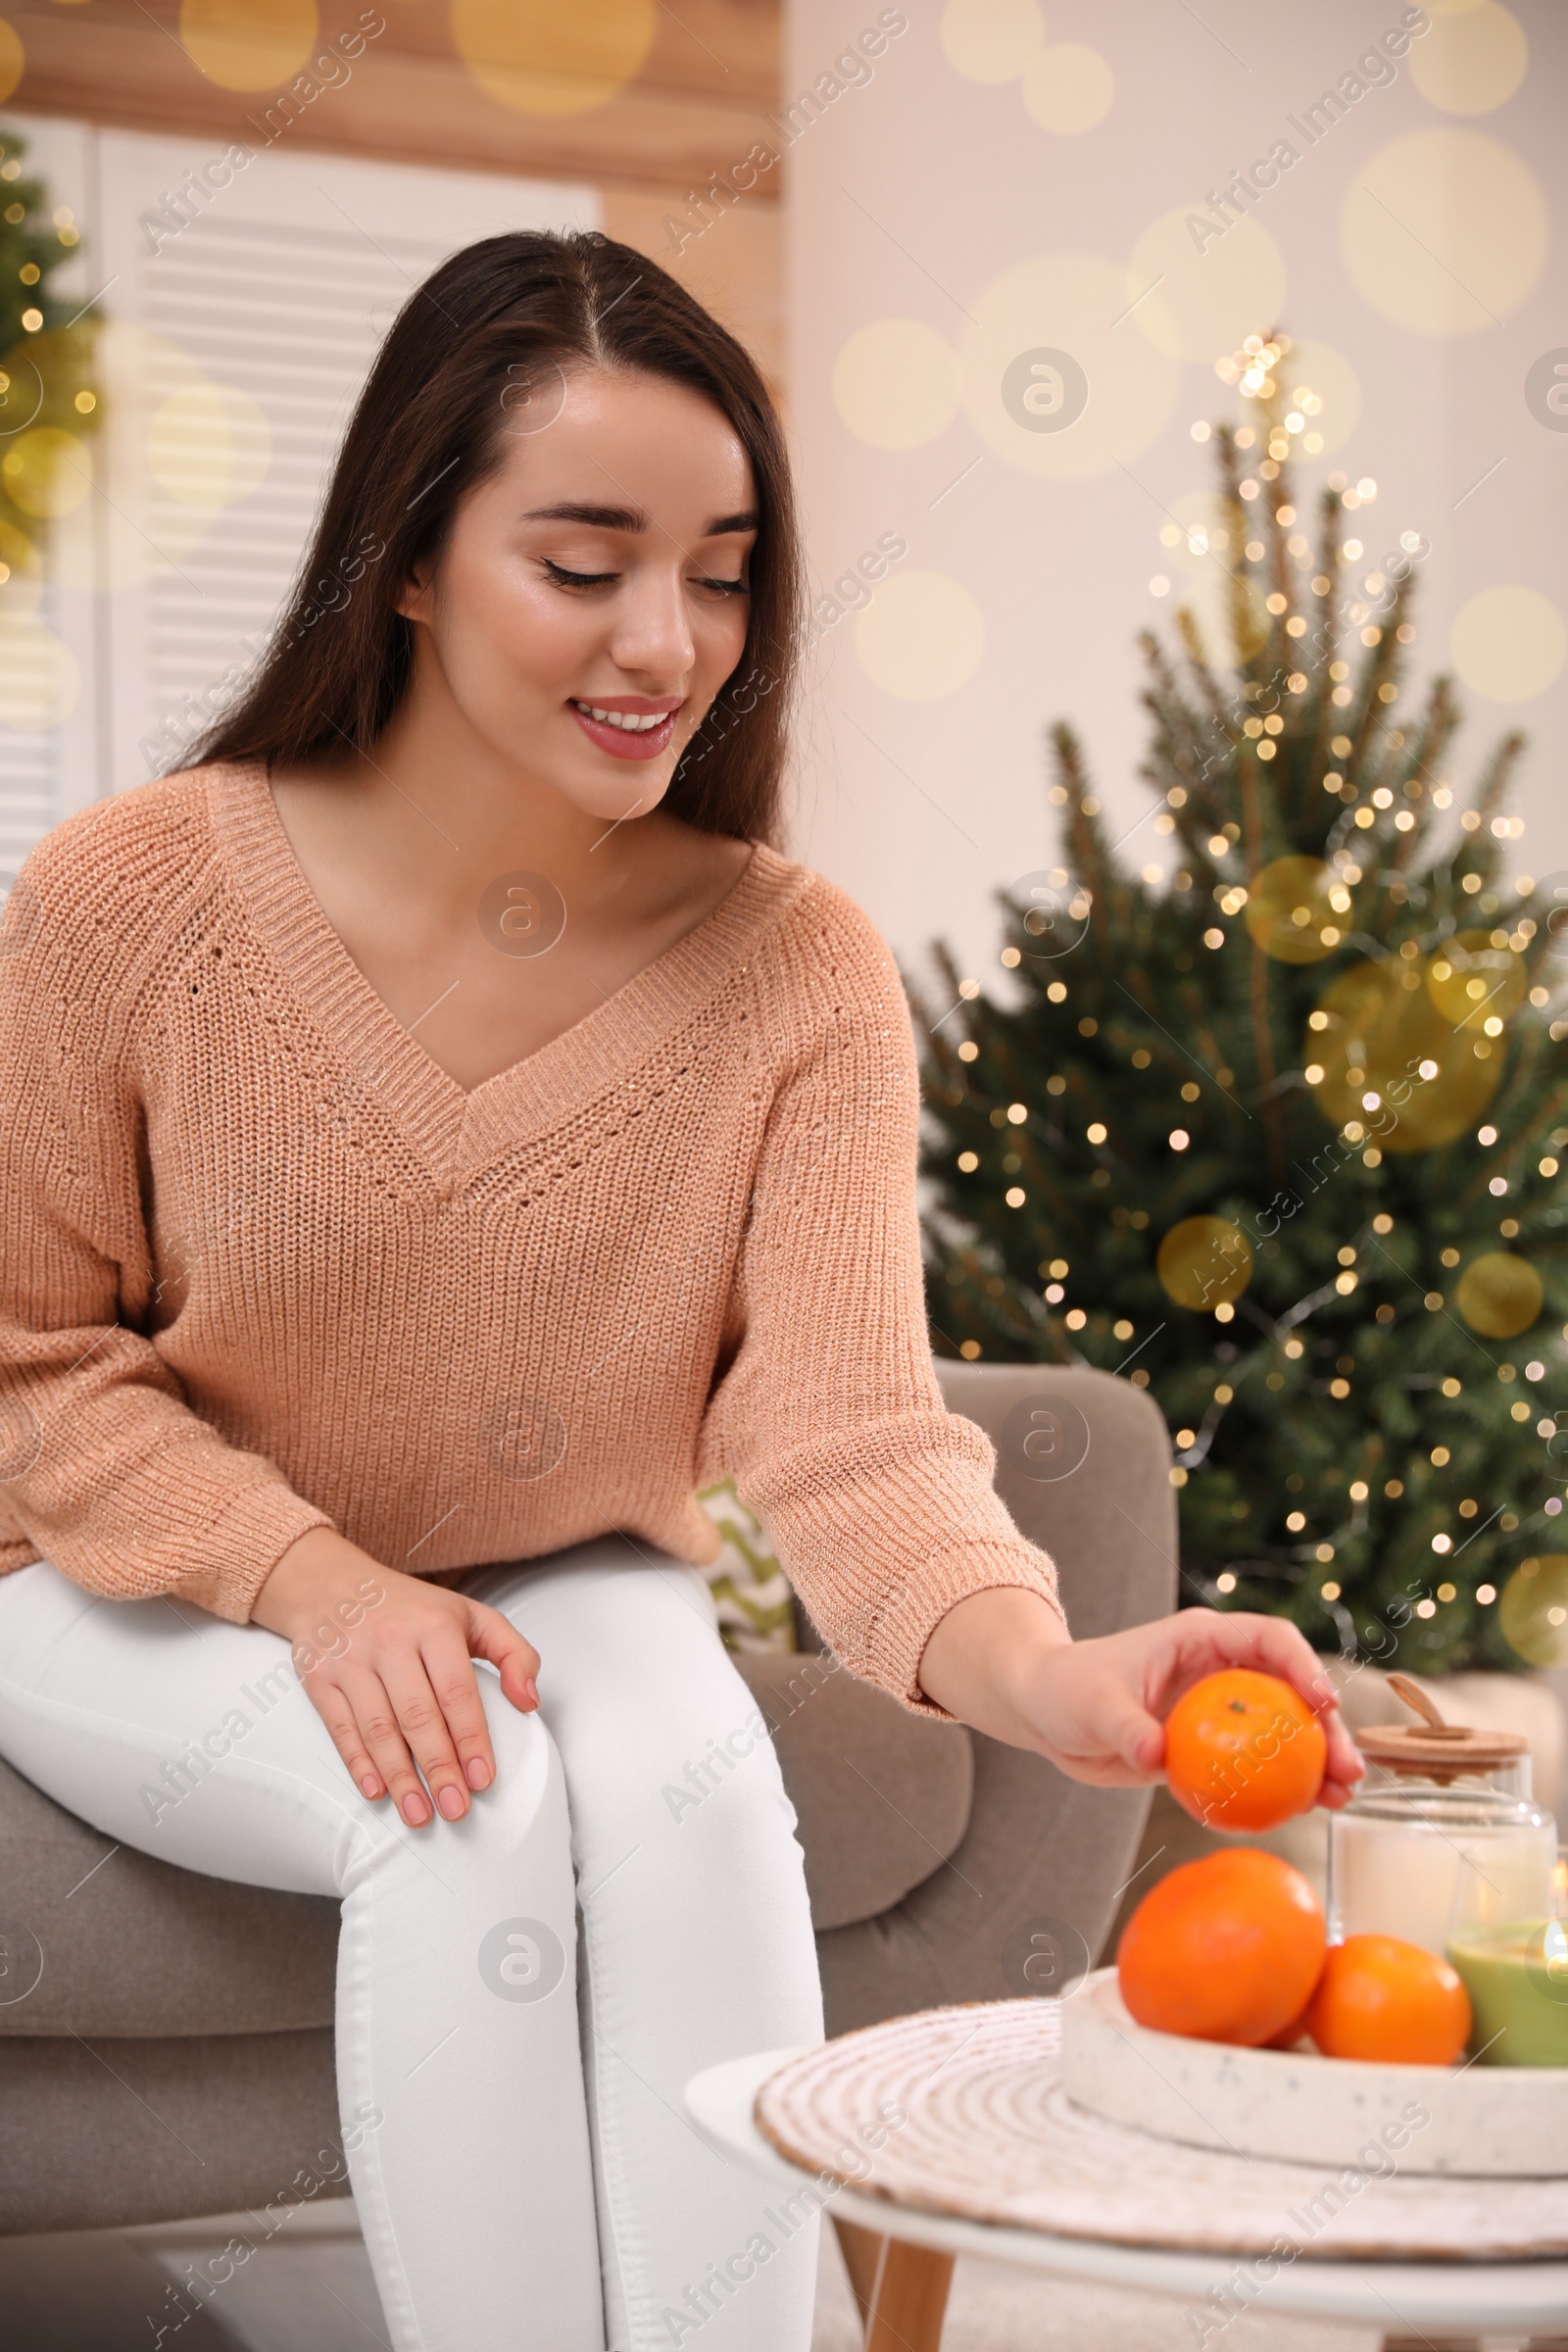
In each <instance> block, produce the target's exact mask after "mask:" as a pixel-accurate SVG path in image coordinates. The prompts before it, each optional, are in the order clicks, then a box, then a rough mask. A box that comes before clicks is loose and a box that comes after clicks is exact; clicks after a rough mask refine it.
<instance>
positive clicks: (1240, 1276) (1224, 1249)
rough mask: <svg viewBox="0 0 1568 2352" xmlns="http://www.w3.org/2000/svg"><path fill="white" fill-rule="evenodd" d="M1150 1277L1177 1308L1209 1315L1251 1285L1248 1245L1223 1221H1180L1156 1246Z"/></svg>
mask: <svg viewBox="0 0 1568 2352" xmlns="http://www.w3.org/2000/svg"><path fill="white" fill-rule="evenodd" d="M1154 1271H1155V1273H1156V1274H1157V1275H1158V1276H1159V1279H1160V1281H1161V1283H1162V1284H1163V1285H1164V1289H1165V1294H1166V1296H1167V1298H1169V1299H1172V1300H1174V1302H1175V1304H1176V1305H1177V1306H1184V1307H1186V1308H1187V1309H1188V1310H1189V1312H1190V1313H1192V1314H1212V1313H1213V1311H1214V1309H1215V1307H1216V1306H1219V1305H1221V1304H1224V1303H1226V1302H1228V1301H1229V1300H1231V1299H1239V1298H1240V1297H1241V1295H1242V1293H1243V1292H1244V1291H1245V1290H1246V1288H1247V1286H1248V1284H1249V1283H1250V1281H1251V1279H1252V1250H1251V1245H1250V1242H1249V1241H1248V1238H1247V1236H1246V1234H1245V1233H1244V1232H1243V1231H1242V1229H1241V1227H1240V1226H1239V1225H1233V1224H1231V1223H1230V1221H1229V1219H1228V1218H1225V1217H1183V1219H1182V1221H1181V1223H1180V1224H1179V1225H1173V1226H1172V1227H1171V1229H1170V1231H1169V1233H1167V1234H1166V1236H1165V1238H1164V1240H1163V1241H1162V1242H1161V1243H1160V1245H1159V1251H1158V1254H1157V1255H1156V1257H1155V1259H1154Z"/></svg>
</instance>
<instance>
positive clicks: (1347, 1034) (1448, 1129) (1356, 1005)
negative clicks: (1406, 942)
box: [1301, 957, 1502, 1152]
mask: <svg viewBox="0 0 1568 2352" xmlns="http://www.w3.org/2000/svg"><path fill="white" fill-rule="evenodd" d="M1318 1009H1319V1010H1320V1011H1321V1012H1322V1013H1324V1014H1325V1015H1326V1016H1327V1023H1326V1026H1325V1027H1324V1028H1322V1029H1316V1030H1311V1031H1309V1032H1308V1034H1307V1037H1306V1040H1305V1042H1304V1044H1303V1046H1302V1050H1301V1052H1302V1059H1303V1061H1304V1062H1305V1064H1306V1066H1307V1070H1308V1081H1307V1083H1308V1085H1309V1086H1310V1088H1311V1091H1312V1096H1313V1099H1314V1101H1315V1102H1316V1103H1317V1106H1318V1108H1319V1109H1320V1110H1321V1111H1322V1113H1323V1115H1324V1117H1325V1118H1326V1119H1327V1120H1328V1121H1329V1122H1330V1124H1331V1125H1332V1126H1334V1127H1337V1128H1338V1127H1344V1126H1346V1125H1348V1123H1349V1122H1351V1121H1357V1122H1359V1123H1360V1124H1361V1126H1362V1127H1363V1128H1364V1129H1365V1131H1366V1133H1367V1135H1368V1136H1370V1137H1371V1138H1372V1139H1373V1140H1374V1141H1375V1142H1376V1143H1377V1144H1378V1145H1379V1146H1380V1147H1381V1148H1382V1150H1383V1151H1384V1152H1428V1151H1433V1150H1435V1149H1437V1148H1438V1147H1439V1146H1440V1145H1443V1144H1451V1143H1452V1142H1453V1141H1454V1140H1455V1138H1456V1137H1458V1136H1461V1135H1462V1134H1463V1133H1464V1131H1465V1129H1466V1128H1467V1127H1468V1126H1470V1125H1471V1124H1472V1122H1473V1121H1474V1120H1476V1119H1478V1118H1479V1117H1480V1115H1481V1113H1482V1112H1483V1111H1484V1110H1485V1109H1486V1107H1487V1104H1488V1103H1490V1102H1491V1100H1492V1098H1493V1096H1494V1094H1495V1092H1496V1089H1497V1082H1498V1080H1499V1079H1500V1078H1501V1076H1502V1054H1501V1052H1500V1050H1495V1046H1494V1041H1493V1040H1492V1039H1491V1038H1489V1037H1476V1036H1473V1035H1472V1033H1471V1031H1470V1030H1469V1029H1460V1030H1456V1029H1454V1028H1453V1027H1452V1026H1451V1025H1450V1024H1449V1023H1448V1022H1447V1021H1446V1020H1445V1019H1444V1017H1443V1015H1442V1013H1441V1012H1439V1010H1438V1008H1437V1006H1436V1005H1434V1003H1433V1002H1432V998H1431V995H1430V994H1429V992H1428V989H1427V971H1426V965H1425V963H1424V962H1423V961H1422V959H1420V958H1419V957H1418V958H1417V959H1416V960H1415V961H1414V962H1411V963H1402V962H1394V961H1391V962H1389V963H1372V962H1366V963H1357V964H1352V965H1351V967H1350V969H1349V970H1348V971H1346V972H1341V973H1339V974H1338V975H1337V976H1336V977H1335V978H1334V979H1333V980H1331V981H1330V982H1329V984H1328V986H1327V988H1326V989H1325V990H1324V991H1323V994H1322V996H1321V997H1320V998H1319V999H1318ZM1314 1069H1316V1070H1318V1071H1319V1072H1320V1073H1321V1075H1320V1076H1318V1077H1316V1078H1313V1077H1312V1076H1311V1075H1310V1073H1311V1071H1312V1070H1314Z"/></svg>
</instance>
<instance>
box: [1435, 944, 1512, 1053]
mask: <svg viewBox="0 0 1568 2352" xmlns="http://www.w3.org/2000/svg"><path fill="white" fill-rule="evenodd" d="M1529 980H1530V975H1529V973H1528V972H1527V971H1526V970H1525V963H1524V957H1523V956H1516V955H1515V954H1514V952H1513V950H1512V948H1508V947H1501V948H1499V947H1495V946H1494V945H1493V939H1492V933H1491V932H1490V931H1458V932H1456V933H1455V934H1454V936H1453V938H1452V939H1449V940H1445V942H1444V944H1443V946H1442V948H1441V949H1440V950H1439V951H1438V953H1437V954H1436V955H1435V956H1433V958H1432V960H1431V962H1430V963H1429V964H1428V966H1427V994H1428V996H1429V997H1430V998H1431V999H1432V1002H1433V1004H1434V1005H1436V1006H1437V1008H1438V1010H1439V1011H1440V1012H1441V1013H1442V1015H1443V1017H1444V1019H1445V1020H1446V1021H1447V1022H1448V1023H1449V1024H1450V1026H1451V1027H1453V1028H1455V1029H1463V1028H1468V1029H1469V1030H1470V1031H1471V1033H1472V1034H1473V1035H1476V1036H1484V1035H1485V1034H1486V1032H1485V1029H1484V1027H1483V1024H1484V1023H1485V1022H1486V1021H1487V1020H1489V1019H1495V1020H1503V1021H1505V1020H1506V1019H1507V1018H1508V1015H1509V1014H1510V1013H1511V1012H1517V1011H1518V1009H1519V1007H1520V1005H1522V1004H1523V1003H1524V1001H1525V990H1526V988H1527V987H1528V985H1529Z"/></svg>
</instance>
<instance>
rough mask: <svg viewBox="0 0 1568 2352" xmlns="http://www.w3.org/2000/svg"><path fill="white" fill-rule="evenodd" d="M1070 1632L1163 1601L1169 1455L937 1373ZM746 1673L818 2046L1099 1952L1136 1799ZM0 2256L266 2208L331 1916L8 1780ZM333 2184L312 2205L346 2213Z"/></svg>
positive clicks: (792, 1664)
mask: <svg viewBox="0 0 1568 2352" xmlns="http://www.w3.org/2000/svg"><path fill="white" fill-rule="evenodd" d="M938 1371H939V1375H940V1378H941V1381H942V1387H943V1391H944V1394H945V1396H946V1398H947V1401H948V1404H949V1405H950V1407H951V1408H952V1409H953V1410H954V1411H956V1412H959V1413H962V1414H964V1415H966V1416H967V1417H968V1418H969V1419H971V1420H973V1421H976V1422H978V1423H979V1424H980V1425H981V1427H982V1428H984V1429H985V1430H986V1431H987V1432H988V1434H989V1435H990V1436H991V1437H992V1438H993V1439H994V1440H995V1442H996V1445H997V1447H998V1455H999V1464H998V1475H997V1485H998V1489H999V1491H1000V1493H1001V1494H1002V1495H1003V1497H1004V1499H1005V1502H1006V1503H1007V1505H1008V1507H1009V1509H1010V1510H1011V1512H1012V1514H1013V1517H1014V1518H1015V1520H1016V1521H1017V1523H1018V1525H1019V1527H1020V1528H1022V1530H1023V1531H1024V1533H1025V1534H1026V1535H1027V1536H1029V1537H1030V1538H1031V1539H1032V1540H1033V1541H1035V1542H1037V1543H1039V1544H1044V1545H1045V1546H1046V1548H1047V1549H1048V1550H1050V1551H1051V1552H1052V1554H1053V1555H1054V1558H1055V1559H1056V1561H1057V1563H1058V1565H1059V1568H1060V1571H1061V1584H1062V1592H1063V1595H1064V1598H1065V1601H1066V1606H1067V1611H1068V1615H1069V1618H1070V1620H1071V1623H1072V1626H1073V1630H1074V1632H1075V1633H1077V1634H1078V1635H1080V1636H1082V1635H1087V1634H1099V1633H1108V1632H1110V1631H1112V1630H1113V1629H1115V1628H1116V1627H1118V1626H1123V1625H1133V1624H1139V1623H1141V1622H1143V1621H1145V1620H1146V1619H1148V1618H1151V1617H1156V1616H1159V1615H1162V1614H1163V1613H1164V1612H1165V1611H1166V1610H1167V1609H1169V1608H1171V1607H1172V1606H1173V1605H1174V1601H1175V1592H1176V1516H1175V1507H1174V1503H1175V1497H1174V1495H1173V1494H1172V1491H1171V1487H1170V1483H1169V1478H1168V1475H1167V1473H1168V1469H1169V1462H1170V1451H1169V1446H1168V1442H1167V1439H1166V1433H1165V1428H1164V1424H1163V1422H1162V1421H1161V1419H1160V1416H1159V1414H1158V1412H1157V1410H1156V1409H1155V1407H1154V1406H1153V1404H1152V1403H1151V1401H1150V1400H1149V1398H1148V1397H1145V1396H1143V1395H1142V1394H1141V1393H1140V1391H1138V1390H1137V1389H1134V1388H1132V1387H1131V1386H1129V1385H1128V1384H1127V1383H1126V1382H1124V1381H1119V1380H1113V1379H1111V1378H1109V1377H1108V1376H1107V1375H1105V1374H1103V1373H1100V1372H1089V1371H1057V1370H1054V1369H1050V1368H1042V1367H1039V1366H1034V1365H988V1364H965V1363H953V1362H944V1363H941V1364H940V1365H939V1366H938ZM802 1635H803V1640H804V1641H805V1642H807V1643H808V1644H809V1646H808V1647H807V1648H806V1649H804V1650H803V1651H802V1652H800V1653H799V1654H797V1655H796V1656H793V1657H767V1658H759V1659H745V1660H743V1661H742V1662H741V1670H742V1672H743V1673H744V1674H745V1676H746V1679H747V1681H748V1682H749V1683H750V1685H751V1687H752V1689H753V1691H755V1692H756V1694H757V1697H758V1701H759V1704H760V1706H761V1707H762V1709H763V1711H764V1713H765V1714H766V1715H767V1716H768V1719H769V1721H770V1723H771V1724H772V1725H773V1727H774V1735H775V1738H776V1740H777V1744H778V1749H779V1755H780V1760H781V1763H782V1766H783V1772H784V1779H785V1782H786V1785H787V1787H788V1789H789V1791H790V1795H791V1797H792V1799H793V1801H794V1804H795V1807H796V1810H797V1812H798V1814H799V1816H800V1835H801V1841H802V1844H803V1846H804V1849H805V1853H806V1865H807V1876H808V1880H809V1886H810V1892H811V1904H812V1913H813V1917H814V1919H815V1922H816V1928H817V1941H818V1949H819V1951H820V1955H821V1964H822V1975H823V1982H824V1985H825V1990H826V2000H827V2024H828V2031H829V2033H842V2032H844V2031H846V2030H847V2029H848V2028H850V2027H852V2026H859V2025H865V2024H869V2023H871V2022H873V2021H874V2020H876V2019H879V2018H883V2017H892V2016H896V2015H898V2014H900V2013H901V2012H904V2011H907V2010H911V2009H921V2008H926V2007H929V2006H931V2005H932V2004H933V2003H937V2002H945V2001H965V2000H991V1999H999V1998H1004V1997H1005V1996H1007V1995H1008V1994H1016V1993H1024V1992H1028V1991H1030V1990H1035V1991H1049V1990H1050V1989H1051V1988H1052V1986H1053V1985H1054V1983H1058V1982H1060V1980H1061V1978H1062V1976H1063V1975H1068V1976H1070V1975H1072V1974H1075V1973H1076V1972H1077V1970H1078V1969H1079V1968H1080V1967H1083V1966H1086V1965H1088V1963H1089V1961H1090V1960H1091V1959H1092V1958H1093V1957H1094V1956H1096V1955H1097V1954H1098V1952H1099V1950H1100V1947H1101V1945H1102V1943H1103V1939H1104V1936H1105V1934H1106V1931H1107V1929H1108V1928H1109V1925H1110V1921H1111V1917H1112V1914H1113V1912H1114V1910H1115V1905H1116V1897H1117V1895H1118V1893H1119V1891H1120V1888H1121V1884H1122V1881H1123V1880H1124V1879H1125V1878H1126V1876H1127V1874H1128V1872H1129V1871H1130V1870H1131V1869H1132V1867H1133V1860H1134V1856H1135V1854H1136V1852H1137V1849H1138V1842H1139V1838H1140V1835H1141V1833H1142V1829H1143V1824H1144V1817H1145V1814H1146V1812H1147V1810H1148V1803H1149V1799H1148V1795H1147V1792H1144V1791H1139V1790H1117V1791H1111V1790H1098V1789H1085V1788H1081V1787H1079V1786H1078V1785H1076V1784H1075V1783H1073V1782H1070V1781H1067V1780H1065V1779H1063V1778H1062V1776H1061V1775H1060V1774H1059V1773H1057V1772H1056V1771H1055V1770H1054V1768H1053V1767H1052V1766H1051V1765H1049V1764H1046V1763H1044V1762H1043V1761H1041V1759H1039V1758H1038V1757H1034V1756H1029V1755H1025V1754H1023V1753H1022V1752H1021V1751H1019V1750H1017V1749H1014V1748H1008V1747H1004V1746H1001V1745H999V1744H998V1743H997V1742H996V1741H994V1740H987V1739H984V1738H982V1737H980V1736H979V1735H977V1734H973V1733H971V1732H969V1731H968V1730H966V1729H965V1728H964V1727H962V1726H961V1725H956V1724H947V1723H941V1722H937V1721H934V1720H931V1719H929V1718H921V1717H916V1716H914V1715H911V1714H909V1713H908V1712H907V1710H905V1709H903V1708H901V1707H899V1706H898V1705H897V1704H896V1703H895V1702H894V1701H893V1700H892V1699H890V1698H888V1697H887V1696H886V1695H885V1694H884V1693H882V1692H880V1691H874V1690H872V1689H870V1688H869V1687H868V1686H867V1685H865V1684H863V1683H857V1682H855V1681H854V1680H853V1679H852V1678H851V1677H850V1676H849V1675H847V1674H845V1673H843V1672H841V1671H839V1670H838V1669H837V1668H836V1667H835V1665H834V1663H833V1661H832V1659H831V1658H830V1657H829V1656H828V1655H827V1654H826V1653H824V1652H823V1651H822V1649H821V1647H820V1644H819V1643H817V1642H815V1637H814V1634H813V1632H812V1629H811V1628H810V1627H809V1624H803V1627H802ZM0 1889H3V1891H0V2106H3V2109H4V2112H5V2116H6V2130H5V2132H4V2134H3V2136H0V2234H16V2233H21V2232H31V2231H44V2230H74V2229H110V2228H115V2227H121V2228H124V2227H128V2226H130V2225H132V2224H136V2223H151V2222H160V2221H173V2220H179V2219H184V2218H187V2217H192V2216H196V2215H201V2214H213V2213H225V2212H232V2211H235V2210H237V2209H239V2208H241V2207H244V2206H260V2205H263V2204H265V2202H266V2200H267V2199H268V2198H269V2197H270V2196H272V2195H273V2194H274V2193H275V2191H276V2188H277V2184H278V2182H279V2181H280V2180H284V2181H286V2180H292V2179H293V2178H294V2176H295V2175H296V2173H298V2172H301V2171H309V2172H310V2173H311V2175H312V2177H313V2178H315V2177H316V2173H317V2168H318V2151H319V2150H321V2149H325V2148H329V2147H330V2146H331V2145H332V2143H333V2142H334V2141H335V2139H336V2136H337V2130H338V2124H337V2105H336V2098H335V2094H334V2085H333V2068H332V2028H331V2019H332V1974H333V1961H334V1954H335V1946H336V1940H337V1906H336V1904H335V1903H333V1902H330V1901H326V1900H322V1899H319V1898H317V1897H314V1896H307V1895H293V1894H271V1893H268V1892H265V1891H262V1890H259V1889H257V1888H254V1887H237V1886H231V1885H229V1884H227V1883H226V1882H224V1881H220V1880H216V1879H209V1878H205V1877H202V1876H200V1875H198V1874H196V1873H194V1872H189V1871H182V1870H177V1869H174V1868H172V1867H171V1866H170V1865H169V1864H167V1863H161V1862H155V1861H152V1860H149V1859H148V1858H147V1857H146V1856H145V1855H141V1854H137V1853H132V1852H130V1851H128V1850H124V1849H118V1850H117V1849H115V1848H114V1847H112V1846H111V1845H110V1843H109V1841H108V1840H107V1839H106V1838H103V1837H102V1836H101V1835H100V1834H99V1833H98V1832H97V1831H95V1830H92V1829H89V1828H88V1827H87V1826H86V1825H85V1824H84V1823H82V1822H80V1821H77V1820H76V1819H75V1818H74V1817H73V1815H71V1814H69V1813H66V1812H64V1811H62V1810H61V1808H60V1807H59V1806H58V1805H55V1804H53V1803H52V1802H51V1801H50V1799H49V1798H47V1797H46V1796H44V1795H42V1794H41V1793H40V1791H39V1790H37V1789H34V1788H33V1787H32V1786H31V1785H30V1784H29V1783H28V1782H26V1781H25V1780H23V1779H21V1778H20V1777H19V1776H18V1775H17V1774H16V1773H14V1772H11V1771H9V1770H8V1769H7V1768H6V1767H5V1766H3V1765H0ZM346 2185H347V2184H346V2182H338V2183H337V2184H336V2185H335V2187H334V2184H332V2183H330V2182H329V2183H327V2184H325V2186H324V2187H323V2188H322V2191H321V2193H322V2194H323V2195H324V2194H331V2193H342V2191H343V2189H344V2188H346Z"/></svg>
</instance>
